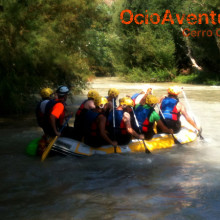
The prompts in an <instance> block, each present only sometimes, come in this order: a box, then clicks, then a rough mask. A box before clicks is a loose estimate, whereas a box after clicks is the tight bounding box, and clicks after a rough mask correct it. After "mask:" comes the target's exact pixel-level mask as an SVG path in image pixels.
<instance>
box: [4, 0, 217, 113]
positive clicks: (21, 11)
mask: <svg viewBox="0 0 220 220" xmlns="http://www.w3.org/2000/svg"><path fill="white" fill-rule="evenodd" d="M125 9H130V10H131V11H132V12H133V13H134V15H135V14H138V13H141V14H145V13H146V12H145V10H148V14H149V15H151V14H152V13H158V14H159V15H160V16H161V17H162V16H163V15H164V13H165V10H166V9H169V10H170V11H171V13H172V15H173V17H174V15H175V14H177V13H178V14H180V15H181V14H183V13H184V14H190V13H193V14H199V13H207V14H210V12H211V11H214V12H215V13H216V14H220V3H219V0H193V1H192V0H185V1H182V0H169V1H167V0H145V1H143V0H136V1H132V0H115V1H111V0H108V1H107V0H106V1H103V0H92V1H91V0H80V1H79V0H0V36H1V38H0V102H1V108H0V113H2V114H4V113H22V112H24V111H25V110H28V107H29V106H31V105H32V104H33V102H34V101H35V98H34V94H36V93H38V92H39V90H40V89H41V88H43V87H45V86H47V87H48V86H50V87H52V88H56V87H57V86H58V85H61V84H65V85H68V86H70V87H71V88H72V90H73V91H74V92H79V91H80V90H81V89H83V88H85V86H86V82H87V81H88V80H89V79H91V78H92V77H93V76H120V77H123V78H124V79H125V80H127V81H130V82H166V81H176V82H182V83H199V84H212V85H219V84H220V79H219V76H220V37H218V36H217V35H216V34H215V31H216V29H218V28H220V25H219V24H217V25H213V24H211V23H209V24H208V25H207V24H204V23H203V24H201V25H193V26H190V25H189V24H188V23H187V22H184V23H183V25H179V24H177V22H175V24H174V25H170V24H169V23H167V24H166V25H161V24H158V25H155V24H151V23H150V24H147V25H146V24H143V25H137V24H135V23H134V22H133V23H131V24H129V25H125V24H122V23H121V20H120V13H121V11H122V10H125ZM125 18H126V17H125ZM128 20H129V18H128ZM216 22H218V20H217V16H216ZM181 28H189V29H191V30H212V31H213V33H214V35H213V36H212V37H206V36H204V37H195V38H193V37H189V38H186V37H183V35H182V33H181Z"/></svg>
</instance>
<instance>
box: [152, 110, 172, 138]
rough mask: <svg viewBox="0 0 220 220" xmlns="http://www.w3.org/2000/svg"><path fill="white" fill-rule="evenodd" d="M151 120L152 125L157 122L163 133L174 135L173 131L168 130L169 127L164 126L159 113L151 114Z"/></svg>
mask: <svg viewBox="0 0 220 220" xmlns="http://www.w3.org/2000/svg"><path fill="white" fill-rule="evenodd" d="M149 120H150V122H151V123H154V122H155V121H156V122H157V126H158V127H159V128H160V129H161V130H162V132H164V133H168V134H173V130H172V129H169V128H167V126H166V125H164V123H163V122H162V121H161V119H160V116H159V115H158V113H157V112H156V111H155V110H154V111H153V112H152V113H151V115H150V119H149Z"/></svg>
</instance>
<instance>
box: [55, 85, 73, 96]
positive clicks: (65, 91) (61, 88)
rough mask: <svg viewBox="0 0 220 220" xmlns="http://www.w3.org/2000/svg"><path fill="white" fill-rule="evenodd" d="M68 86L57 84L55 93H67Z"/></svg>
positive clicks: (60, 94) (62, 94)
mask: <svg viewBox="0 0 220 220" xmlns="http://www.w3.org/2000/svg"><path fill="white" fill-rule="evenodd" d="M69 91H70V90H69V88H68V87H67V86H59V87H58V89H57V91H56V93H57V94H58V96H65V95H67V94H68V93H69Z"/></svg>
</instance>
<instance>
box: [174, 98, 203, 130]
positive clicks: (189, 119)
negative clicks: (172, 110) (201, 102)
mask: <svg viewBox="0 0 220 220" xmlns="http://www.w3.org/2000/svg"><path fill="white" fill-rule="evenodd" d="M177 109H180V112H181V113H182V115H183V116H184V117H185V119H186V120H187V121H188V122H189V123H190V124H191V125H192V126H193V127H194V128H195V129H197V130H198V131H199V130H200V129H199V128H198V127H197V125H196V123H195V122H194V121H193V120H192V118H191V117H190V116H189V115H188V113H187V111H186V108H185V106H184V105H183V103H180V102H179V103H178V104H177Z"/></svg>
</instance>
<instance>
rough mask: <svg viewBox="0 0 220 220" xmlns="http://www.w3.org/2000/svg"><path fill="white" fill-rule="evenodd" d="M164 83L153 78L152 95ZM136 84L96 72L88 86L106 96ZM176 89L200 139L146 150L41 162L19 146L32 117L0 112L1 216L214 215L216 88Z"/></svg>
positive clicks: (217, 198) (218, 193) (218, 150)
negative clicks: (4, 116)
mask: <svg viewBox="0 0 220 220" xmlns="http://www.w3.org/2000/svg"><path fill="white" fill-rule="evenodd" d="M168 85H169V84H162V83H161V84H153V86H154V94H156V95H158V96H160V95H163V94H165V93H166V88H167V87H168ZM142 86H143V85H139V84H129V83H123V82H120V83H119V82H118V79H114V78H112V79H109V78H108V79H106V78H104V79H98V80H97V81H95V83H94V84H92V85H91V88H92V87H93V88H96V89H97V90H98V91H99V92H100V93H101V95H107V91H108V89H109V88H111V87H116V88H118V89H119V90H120V92H121V94H120V97H122V96H123V95H125V94H128V95H132V94H133V93H135V92H138V91H139V87H140V88H141V87H142ZM184 90H185V92H186V95H187V98H188V100H189V103H190V105H191V108H192V111H193V112H194V113H195V115H196V116H197V118H198V119H199V120H200V122H201V125H202V127H203V133H202V135H203V136H204V138H205V141H201V140H198V141H197V142H195V143H191V144H189V145H184V146H176V147H175V148H173V149H169V150H163V151H159V152H157V153H154V154H152V155H147V154H130V155H107V156H94V157H90V158H74V157H60V156H55V157H50V158H47V159H46V160H45V162H44V163H41V162H40V159H39V158H33V157H29V156H27V155H25V153H24V151H25V147H26V145H27V144H28V143H29V142H30V141H31V140H32V139H34V138H36V137H38V136H39V135H40V134H41V130H40V129H38V128H37V127H36V124H35V120H34V118H33V116H29V117H25V120H23V119H22V120H19V119H12V120H10V121H8V120H5V119H2V120H1V136H0V143H1V153H0V169H1V174H0V175H1V188H0V194H1V197H0V211H1V218H2V219H28V220H29V219H74V220H78V219H80V220H81V219H86V220H87V219H94V220H96V219H116V220H124V219H126V220H129V219H134V220H136V219H140V220H142V219H144V220H145V219H169V220H170V219H216V220H217V219H219V218H220V211H219V206H220V185H219V182H220V175H219V171H220V159H219V155H220V144H219V143H220V135H219V128H220V110H219V109H220V100H219V97H220V88H219V87H210V86H192V85H184ZM85 93H86V91H85ZM79 98H83V97H82V96H81V97H78V98H77V99H76V101H77V103H78V104H79ZM180 99H181V101H184V98H183V97H180ZM77 103H75V104H74V105H72V106H69V108H70V109H72V108H73V107H74V106H75V107H76V106H77ZM71 123H72V122H71Z"/></svg>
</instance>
